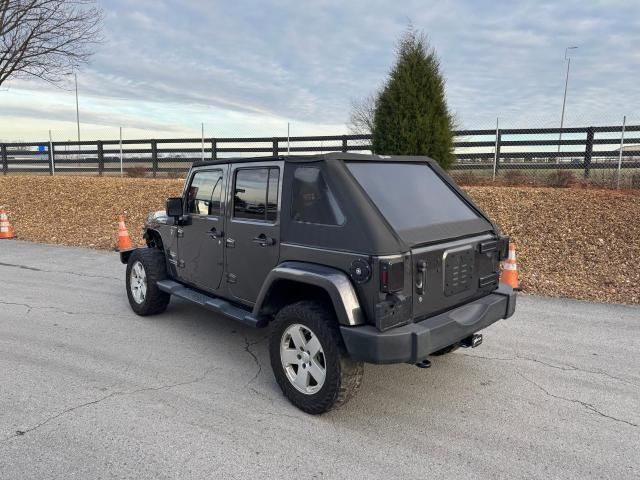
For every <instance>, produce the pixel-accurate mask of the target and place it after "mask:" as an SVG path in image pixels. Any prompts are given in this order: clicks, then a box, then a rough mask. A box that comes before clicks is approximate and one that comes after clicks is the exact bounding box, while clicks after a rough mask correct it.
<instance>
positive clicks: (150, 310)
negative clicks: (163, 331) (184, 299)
mask: <svg viewBox="0 0 640 480" xmlns="http://www.w3.org/2000/svg"><path fill="white" fill-rule="evenodd" d="M165 278H167V267H166V263H165V258H164V254H163V253H162V252H161V251H160V250H156V249H153V248H138V249H136V250H134V251H133V252H131V255H130V256H129V261H128V262H127V274H126V288H127V297H128V298H129V305H131V309H132V310H133V311H134V312H136V313H137V314H138V315H141V316H147V315H155V314H158V313H162V312H164V311H165V310H166V309H167V305H169V301H170V300H171V295H169V294H168V293H166V292H163V291H162V290H160V289H159V288H158V284H157V282H158V281H159V280H164V279H165Z"/></svg>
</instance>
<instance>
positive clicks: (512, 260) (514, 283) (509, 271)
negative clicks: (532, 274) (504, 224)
mask: <svg viewBox="0 0 640 480" xmlns="http://www.w3.org/2000/svg"><path fill="white" fill-rule="evenodd" d="M500 282H501V283H506V284H507V285H509V286H510V287H511V288H513V289H514V290H517V289H518V264H517V263H516V244H515V243H513V242H509V256H508V257H507V259H506V260H505V261H504V263H503V265H502V272H501V273H500Z"/></svg>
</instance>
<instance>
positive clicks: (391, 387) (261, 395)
mask: <svg viewBox="0 0 640 480" xmlns="http://www.w3.org/2000/svg"><path fill="white" fill-rule="evenodd" d="M155 318H157V319H158V320H159V321H161V322H162V324H164V325H171V328H174V329H175V332H179V333H178V334H179V335H183V336H184V337H189V338H191V339H193V338H198V339H199V340H200V341H204V342H205V343H206V344H208V345H210V351H211V352H216V354H217V355H218V357H217V358H218V359H220V361H222V362H226V361H227V360H228V361H229V362H232V361H233V362H235V363H236V364H238V369H239V371H241V372H242V374H241V375H239V376H237V377H236V378H235V379H234V380H229V381H232V382H235V383H232V384H230V385H229V387H230V388H232V389H234V390H236V389H238V390H240V389H245V390H246V391H247V394H248V395H255V396H256V401H258V402H267V403H268V404H269V405H268V406H269V408H270V409H271V410H273V409H276V410H281V411H282V412H286V413H287V414H289V415H302V416H304V415H306V414H304V413H303V412H301V411H299V410H297V409H296V408H295V407H293V406H292V405H290V404H289V402H288V401H287V400H286V398H285V397H284V396H283V395H282V393H281V391H280V389H279V387H278V385H277V384H276V382H275V379H274V377H273V374H272V371H271V365H270V361H269V351H268V336H269V329H268V328H267V329H254V328H251V327H247V326H244V325H242V324H240V323H238V322H236V321H233V320H230V319H227V318H224V317H221V316H219V315H215V314H213V313H210V312H207V311H205V310H203V309H201V308H199V307H197V306H194V305H192V304H189V303H187V302H185V301H182V300H179V299H172V302H171V305H170V307H169V309H168V310H167V314H165V315H161V316H159V317H155ZM464 352H465V351H464V350H459V351H457V352H454V353H451V354H448V355H445V356H441V357H432V358H431V360H432V362H433V364H432V367H431V368H429V369H420V368H417V367H416V366H414V365H409V364H397V365H372V364H366V365H365V371H364V378H363V384H362V386H361V388H360V391H359V392H358V394H357V395H356V397H355V398H353V399H352V400H351V401H350V402H348V403H347V404H346V405H344V406H343V407H342V408H340V409H337V410H334V411H331V412H329V413H328V414H326V415H323V416H320V417H315V418H317V419H324V420H318V421H330V422H333V421H339V422H341V423H344V422H347V423H352V422H353V423H361V422H368V421H370V420H368V419H370V418H371V417H373V416H389V415H393V416H395V417H398V416H402V415H401V413H399V412H406V413H407V418H406V421H408V422H410V421H412V418H413V419H415V415H416V413H417V412H421V411H424V412H425V413H428V414H430V413H433V414H436V413H437V412H442V411H443V410H447V409H449V410H450V409H452V408H457V407H456V406H459V405H467V404H469V403H471V402H473V398H474V396H476V395H478V394H479V393H480V392H481V391H484V390H485V389H486V388H487V387H489V386H490V385H492V384H494V383H495V381H494V380H492V378H491V377H492V376H494V374H495V372H491V371H489V370H488V369H487V366H488V364H487V363H486V362H485V363H484V364H483V363H481V361H479V360H476V359H473V358H470V357H469V356H467V355H466V354H465V353H464ZM203 355H207V352H206V351H203ZM227 356H229V358H228V359H227Z"/></svg>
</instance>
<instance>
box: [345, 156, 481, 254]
mask: <svg viewBox="0 0 640 480" xmlns="http://www.w3.org/2000/svg"><path fill="white" fill-rule="evenodd" d="M346 165H347V167H348V169H349V171H350V172H351V173H352V174H353V176H354V177H355V178H356V180H357V181H358V183H360V185H361V186H362V188H363V189H364V190H365V192H366V193H367V195H368V196H369V198H370V199H371V201H372V202H373V203H374V204H375V205H376V207H378V210H380V212H381V213H382V215H383V216H384V217H385V219H386V220H387V222H389V224H390V225H391V226H392V227H393V228H394V230H395V231H396V232H397V233H398V235H400V237H401V238H402V239H403V240H404V241H405V242H407V243H408V244H409V245H411V246H413V245H417V244H421V243H427V242H435V241H440V240H446V239H451V238H456V237H461V236H466V235H472V234H476V233H482V232H486V231H491V230H493V227H492V226H491V224H490V223H489V222H488V221H487V220H486V219H484V218H483V217H481V216H480V215H479V214H478V213H477V212H476V211H475V210H474V209H473V208H471V206H469V205H468V204H467V203H466V202H465V201H464V200H463V199H462V197H461V196H460V195H458V194H457V193H456V192H455V190H454V189H453V188H452V187H451V186H450V185H448V184H447V183H446V182H445V181H444V180H443V179H442V178H441V177H439V176H438V175H437V174H436V172H435V171H434V170H433V169H432V168H431V166H430V165H429V164H428V163H426V162H425V163H423V164H420V163H399V162H397V163H396V162H393V163H391V162H389V163H381V162H346Z"/></svg>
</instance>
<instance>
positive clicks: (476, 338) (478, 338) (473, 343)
mask: <svg viewBox="0 0 640 480" xmlns="http://www.w3.org/2000/svg"><path fill="white" fill-rule="evenodd" d="M481 344H482V335H480V334H479V333H474V334H473V335H471V336H469V337H467V338H465V339H464V340H462V341H461V342H460V346H461V347H462V348H469V347H471V348H476V347H477V346H479V345H481Z"/></svg>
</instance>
